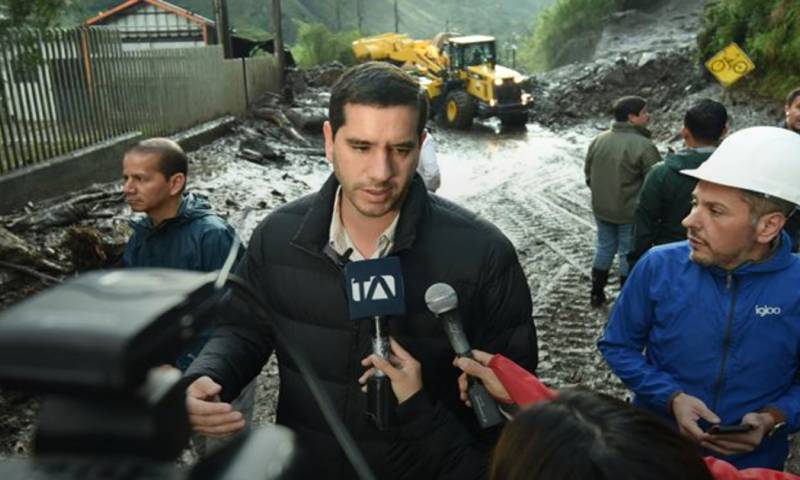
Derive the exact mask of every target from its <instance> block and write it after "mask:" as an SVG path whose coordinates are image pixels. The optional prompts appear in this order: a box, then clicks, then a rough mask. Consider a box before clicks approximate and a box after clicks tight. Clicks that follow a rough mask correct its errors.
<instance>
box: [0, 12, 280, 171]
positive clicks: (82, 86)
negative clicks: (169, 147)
mask: <svg viewBox="0 0 800 480" xmlns="http://www.w3.org/2000/svg"><path fill="white" fill-rule="evenodd" d="M277 75H278V68H277V63H276V62H275V61H274V59H273V58H272V57H271V56H264V57H256V58H248V59H230V60H226V59H224V58H223V54H222V50H221V47H220V46H207V47H197V48H180V49H164V50H133V51H126V50H125V48H124V45H123V42H122V39H121V36H120V34H119V32H118V31H116V30H113V29H109V28H103V27H99V28H98V27H91V28H77V29H70V30H63V29H53V30H45V31H36V30H14V31H11V32H9V33H8V34H7V35H4V36H3V37H2V38H0V174H3V173H7V172H9V171H11V170H14V169H17V168H20V167H24V166H26V165H31V164H35V163H38V162H41V161H43V160H47V159H49V158H53V157H55V156H58V155H62V154H64V153H68V152H70V151H73V150H76V149H79V148H81V147H85V146H88V145H91V144H94V143H98V142H101V141H103V140H106V139H109V138H112V137H115V136H117V135H120V134H123V133H126V132H131V131H141V132H142V133H143V134H144V135H145V136H153V135H168V134H171V133H174V132H177V131H179V130H183V129H186V128H189V127H191V126H193V125H197V124H198V123H201V122H204V121H208V120H211V119H214V118H217V117H219V116H222V115H225V114H239V113H242V112H244V111H245V110H246V108H247V102H248V99H252V98H255V97H257V96H259V95H262V94H264V93H266V92H268V91H275V89H276V88H277V84H278V83H277V82H278V77H277Z"/></svg>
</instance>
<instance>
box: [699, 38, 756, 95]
mask: <svg viewBox="0 0 800 480" xmlns="http://www.w3.org/2000/svg"><path fill="white" fill-rule="evenodd" d="M706 68H707V69H708V71H709V72H711V74H712V75H714V76H715V77H717V80H719V83H721V84H722V85H723V86H725V87H730V86H731V85H733V84H734V82H736V81H737V80H739V79H740V78H742V77H744V76H745V75H747V74H748V73H750V72H752V71H753V70H755V69H756V66H755V64H754V63H753V61H752V60H750V57H748V56H747V54H746V53H744V50H742V49H741V48H740V47H739V45H736V42H733V43H731V44H730V45H728V46H727V47H725V48H723V49H722V51H720V52H719V53H717V54H716V55H714V56H713V57H711V58H709V59H708V61H707V62H706Z"/></svg>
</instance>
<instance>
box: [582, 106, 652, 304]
mask: <svg viewBox="0 0 800 480" xmlns="http://www.w3.org/2000/svg"><path fill="white" fill-rule="evenodd" d="M613 111H614V119H615V122H614V123H613V124H612V125H611V129H610V130H607V131H605V132H603V133H601V134H600V135H599V136H598V137H597V138H595V139H594V140H593V141H592V143H591V145H589V150H588V152H587V153H586V163H585V166H584V173H585V175H586V185H588V186H589V188H590V189H591V191H592V212H593V213H594V216H595V223H596V224H597V243H596V250H595V255H594V262H593V264H592V290H591V295H590V302H591V305H592V306H593V307H599V306H601V305H603V304H604V303H605V301H606V294H605V290H604V289H605V286H606V284H607V283H608V274H609V270H610V269H611V263H612V262H613V260H614V255H615V254H618V259H619V279H620V285H622V284H624V283H625V278H626V277H627V276H628V254H629V253H630V251H631V248H632V242H633V233H632V232H633V220H634V218H633V213H634V209H635V207H636V198H637V197H638V195H639V190H640V189H641V187H642V183H643V182H644V177H645V175H646V174H647V171H648V170H650V167H652V166H653V165H655V164H656V163H658V161H659V160H661V156H660V155H659V153H658V150H657V149H656V147H655V145H653V142H652V141H651V140H650V136H651V134H650V131H649V130H647V128H645V127H646V125H647V124H648V122H649V121H650V113H649V112H648V111H647V103H646V102H645V100H644V99H643V98H641V97H635V96H631V97H622V98H620V99H618V100H617V101H616V102H614V108H613Z"/></svg>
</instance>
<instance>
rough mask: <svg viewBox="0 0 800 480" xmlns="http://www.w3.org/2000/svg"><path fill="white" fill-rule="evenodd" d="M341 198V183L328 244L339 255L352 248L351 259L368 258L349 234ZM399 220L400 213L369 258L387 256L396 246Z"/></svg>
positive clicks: (335, 201) (385, 231)
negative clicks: (343, 219) (344, 222)
mask: <svg viewBox="0 0 800 480" xmlns="http://www.w3.org/2000/svg"><path fill="white" fill-rule="evenodd" d="M341 199H342V186H341V185H340V186H339V188H337V189H336V197H335V200H334V202H333V215H331V227H330V231H329V233H328V244H329V245H330V246H331V248H332V249H333V250H334V251H335V252H336V253H338V254H339V255H344V253H345V252H346V251H347V250H351V251H352V253H351V254H350V261H358V260H368V259H367V258H364V255H362V254H361V252H359V251H358V248H356V246H355V245H354V244H353V242H352V240H350V235H348V234H347V229H346V228H345V227H344V224H343V223H342V209H341ZM398 220H400V214H399V213H398V214H397V216H396V217H394V221H393V222H392V223H391V225H389V226H388V227H387V228H386V230H384V231H383V233H382V234H381V235H380V236H379V237H378V241H377V245H376V249H375V252H374V253H373V254H372V256H371V257H370V258H369V260H374V259H376V258H381V257H385V256H386V255H387V254H388V253H389V252H390V251H391V249H392V247H393V246H394V234H395V231H396V230H397V222H398Z"/></svg>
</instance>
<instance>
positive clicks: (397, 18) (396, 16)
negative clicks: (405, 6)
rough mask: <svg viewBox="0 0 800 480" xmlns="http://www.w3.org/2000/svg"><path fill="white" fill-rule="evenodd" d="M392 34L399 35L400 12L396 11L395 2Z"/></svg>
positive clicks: (395, 4) (395, 0) (395, 5)
mask: <svg viewBox="0 0 800 480" xmlns="http://www.w3.org/2000/svg"><path fill="white" fill-rule="evenodd" d="M394 33H400V11H399V10H398V9H397V0H394Z"/></svg>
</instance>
